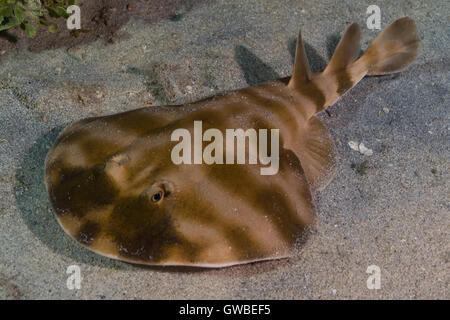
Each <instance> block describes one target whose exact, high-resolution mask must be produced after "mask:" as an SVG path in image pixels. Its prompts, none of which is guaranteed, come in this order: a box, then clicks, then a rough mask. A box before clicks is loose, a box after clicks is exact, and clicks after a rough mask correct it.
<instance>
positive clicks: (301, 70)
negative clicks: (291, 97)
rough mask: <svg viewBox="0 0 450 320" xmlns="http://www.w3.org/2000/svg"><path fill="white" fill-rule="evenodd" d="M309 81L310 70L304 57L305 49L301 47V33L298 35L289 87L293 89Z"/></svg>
mask: <svg viewBox="0 0 450 320" xmlns="http://www.w3.org/2000/svg"><path fill="white" fill-rule="evenodd" d="M310 79H311V70H310V69H309V64H308V58H307V57H306V51H305V47H304V46H303V41H302V35H301V32H299V33H298V40H297V48H296V50H295V62H294V71H293V73H292V77H291V80H290V81H289V87H291V88H295V87H297V86H299V85H301V84H305V83H307V82H308V81H309V80H310Z"/></svg>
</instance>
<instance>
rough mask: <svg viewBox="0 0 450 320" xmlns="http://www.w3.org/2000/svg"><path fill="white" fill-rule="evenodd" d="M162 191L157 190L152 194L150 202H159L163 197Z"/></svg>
mask: <svg viewBox="0 0 450 320" xmlns="http://www.w3.org/2000/svg"><path fill="white" fill-rule="evenodd" d="M163 195H164V194H163V192H162V191H159V192H158V193H155V194H154V195H152V202H159V201H160V200H161V199H162V198H163Z"/></svg>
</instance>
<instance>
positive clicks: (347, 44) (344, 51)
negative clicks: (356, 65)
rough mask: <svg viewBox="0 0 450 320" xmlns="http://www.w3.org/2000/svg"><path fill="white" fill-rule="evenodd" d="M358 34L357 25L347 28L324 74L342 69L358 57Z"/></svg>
mask: <svg viewBox="0 0 450 320" xmlns="http://www.w3.org/2000/svg"><path fill="white" fill-rule="evenodd" d="M360 34H361V32H360V28H359V25H358V24H357V23H353V24H351V25H350V26H349V27H348V28H347V30H346V31H345V34H344V36H343V37H342V38H341V40H340V41H339V43H338V45H337V47H336V50H335V51H334V54H333V57H331V60H330V63H329V64H328V66H327V67H326V69H325V70H324V73H327V72H336V71H338V70H341V69H344V68H346V67H347V66H348V65H349V64H350V63H352V62H353V61H354V60H355V59H356V58H357V57H358V53H359V39H360Z"/></svg>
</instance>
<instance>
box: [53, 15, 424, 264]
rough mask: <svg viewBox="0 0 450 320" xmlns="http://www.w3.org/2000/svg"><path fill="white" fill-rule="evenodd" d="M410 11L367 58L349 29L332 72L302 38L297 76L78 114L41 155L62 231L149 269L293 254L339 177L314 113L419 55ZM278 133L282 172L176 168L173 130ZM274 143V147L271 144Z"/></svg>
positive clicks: (256, 168) (332, 152)
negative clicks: (315, 198) (317, 197)
mask: <svg viewBox="0 0 450 320" xmlns="http://www.w3.org/2000/svg"><path fill="white" fill-rule="evenodd" d="M417 46H418V37H417V34H416V29H415V25H414V22H413V21H412V20H411V19H409V18H402V19H399V20H397V21H395V22H394V23H393V24H392V25H391V26H389V27H388V28H387V29H386V30H385V31H383V32H382V33H381V34H380V35H379V36H378V37H377V39H375V41H374V42H373V44H372V45H371V46H370V47H369V48H368V50H367V51H366V53H365V54H364V55H363V56H362V57H361V58H359V59H357V60H356V58H357V54H358V51H359V27H358V26H357V25H356V24H353V25H351V26H350V27H349V28H348V29H347V31H346V33H345V35H344V36H343V38H342V39H341V41H340V43H339V44H338V46H337V48H336V51H335V54H334V55H333V58H332V59H331V61H330V64H329V65H328V67H327V68H326V69H325V70H324V71H323V72H322V73H317V74H313V75H312V74H311V72H310V71H309V67H308V63H307V59H306V55H305V51H304V48H303V45H302V41H301V37H299V40H298V45H297V52H296V61H295V65H294V73H293V75H292V77H291V78H287V79H280V80H276V81H273V82H269V83H265V84H261V85H258V86H254V87H250V88H245V89H242V90H238V91H234V92H231V93H227V94H224V95H220V96H215V97H212V98H208V99H205V100H203V101H199V102H197V103H193V104H190V105H184V106H165V107H153V108H144V109H138V110H134V111H129V112H125V113H120V114H116V115H112V116H105V117H98V118H90V119H85V120H81V121H79V122H77V123H75V124H74V125H72V126H70V127H68V128H67V129H65V130H64V131H63V132H62V133H61V135H60V137H59V138H58V140H57V142H56V144H55V146H54V147H53V149H52V150H51V151H50V152H49V155H48V156H47V159H46V185H47V189H48V192H49V195H50V200H51V202H52V205H53V207H54V209H55V211H56V215H57V218H58V221H59V222H60V224H61V226H62V227H63V228H64V230H65V231H66V232H67V233H68V234H70V235H71V236H72V237H73V238H75V239H76V240H77V241H78V242H79V243H81V244H82V245H84V246H86V247H88V248H89V249H91V250H93V251H95V252H97V253H99V254H102V255H105V256H108V257H111V258H116V259H121V260H124V261H128V262H134V263H142V264H160V265H192V266H205V267H220V266H228V265H233V264H239V263H246V262H251V261H258V260H267V259H276V258H282V257H286V256H289V254H290V253H291V251H292V248H293V247H294V246H295V243H296V242H298V241H299V240H301V239H302V236H303V235H304V234H305V232H304V231H305V228H307V227H308V226H310V225H311V224H312V223H313V222H314V219H315V211H314V206H313V203H312V194H313V193H314V192H316V191H317V190H320V189H321V188H323V187H325V186H326V184H327V183H328V182H329V180H330V179H331V177H332V174H333V167H334V157H335V150H334V144H333V142H332V140H331V139H330V135H329V133H328V130H327V129H326V128H325V126H324V125H323V124H322V123H321V122H320V120H319V119H318V118H317V117H316V116H315V114H316V113H318V112H320V111H322V110H324V109H325V108H326V107H328V106H330V105H331V104H333V103H334V102H335V101H336V100H337V99H338V98H339V97H340V96H341V95H342V94H343V93H345V92H346V91H347V90H348V89H350V88H351V87H352V86H353V85H355V84H356V83H357V82H358V81H359V80H360V79H361V78H363V77H364V76H365V75H366V74H383V73H390V72H395V71H398V70H400V69H403V68H404V67H406V66H407V65H408V64H409V63H410V62H411V61H412V60H413V59H414V58H415V56H416V51H417ZM199 120H201V121H202V123H203V128H204V130H206V129H208V128H216V129H219V130H220V131H222V132H225V130H226V129H238V128H242V129H244V130H246V129H249V128H253V129H255V130H258V129H279V130H280V131H279V132H280V168H279V171H278V173H277V174H275V175H270V176H263V175H261V174H260V167H261V165H259V164H258V165H248V164H246V165H242V164H212V165H206V164H201V165H198V164H197V165H192V164H191V165H189V164H181V165H175V164H174V163H173V162H172V160H171V150H172V148H173V147H174V145H175V144H176V142H173V141H171V139H170V136H171V133H172V132H173V131H174V130H175V129H177V128H186V129H188V130H189V131H190V132H191V133H192V134H193V132H192V131H193V123H194V121H199ZM268 149H269V150H270V147H269V148H268Z"/></svg>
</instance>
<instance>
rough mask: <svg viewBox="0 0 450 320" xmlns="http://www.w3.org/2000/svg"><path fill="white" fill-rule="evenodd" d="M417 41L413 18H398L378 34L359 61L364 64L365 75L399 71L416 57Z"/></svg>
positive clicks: (418, 40)
mask: <svg viewBox="0 0 450 320" xmlns="http://www.w3.org/2000/svg"><path fill="white" fill-rule="evenodd" d="M419 42H420V39H419V36H418V34H417V28H416V24H415V23H414V20H412V19H411V18H408V17H403V18H400V19H398V20H395V21H394V22H393V23H392V24H391V25H389V26H388V27H387V28H386V29H384V30H383V31H382V32H381V33H380V34H379V35H378V37H377V38H376V39H375V40H374V41H373V42H372V44H371V45H370V46H369V48H368V49H367V51H366V52H365V53H364V55H363V56H362V57H361V58H360V62H361V63H364V64H365V67H366V68H367V70H368V72H367V75H381V74H387V73H394V72H398V71H401V70H402V69H404V68H406V67H407V66H408V65H409V64H410V63H411V62H412V61H413V60H414V59H415V58H416V56H417V49H418V47H419Z"/></svg>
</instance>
